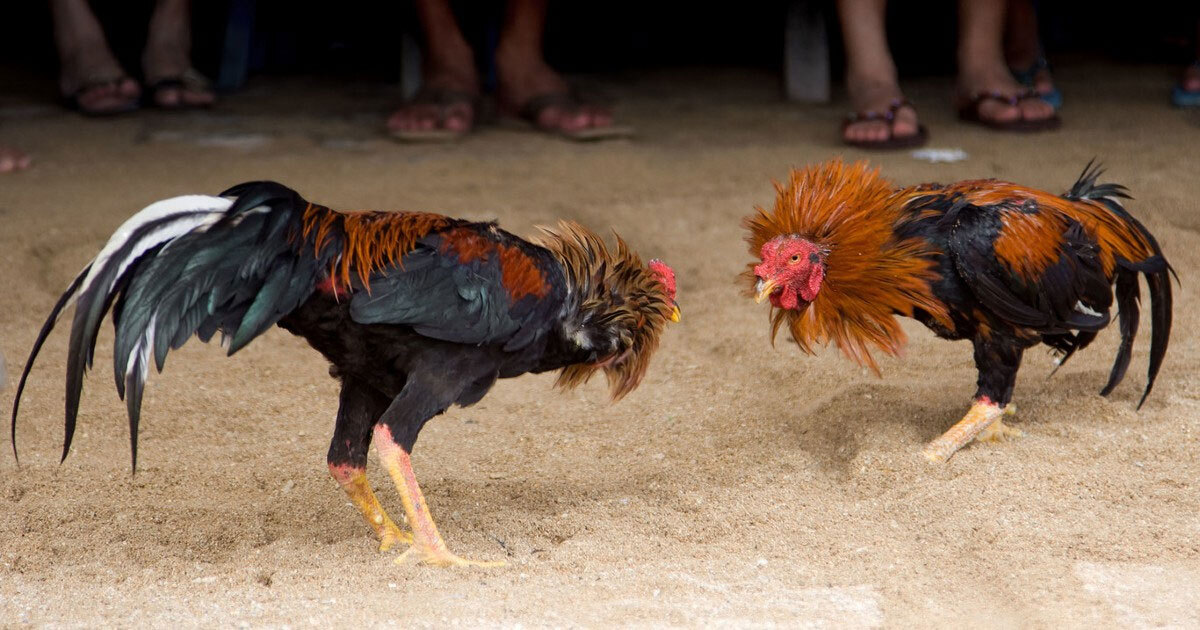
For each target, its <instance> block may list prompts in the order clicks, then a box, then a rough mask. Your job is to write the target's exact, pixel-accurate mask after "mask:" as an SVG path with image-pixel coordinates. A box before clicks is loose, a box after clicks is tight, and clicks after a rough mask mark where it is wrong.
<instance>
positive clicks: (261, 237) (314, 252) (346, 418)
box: [12, 182, 679, 565]
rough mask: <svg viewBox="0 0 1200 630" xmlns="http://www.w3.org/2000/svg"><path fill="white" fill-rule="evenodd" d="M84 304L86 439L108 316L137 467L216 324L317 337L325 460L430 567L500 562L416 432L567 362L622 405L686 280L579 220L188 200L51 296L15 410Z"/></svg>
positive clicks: (257, 191)
mask: <svg viewBox="0 0 1200 630" xmlns="http://www.w3.org/2000/svg"><path fill="white" fill-rule="evenodd" d="M72 303H74V304H75V316H74V322H73V324H72V327H71V337H70V349H69V354H68V357H67V379H66V441H65V443H64V444H63V457H64V458H65V457H66V456H67V453H68V452H69V449H70V447H71V436H72V435H73V434H74V431H75V420H76V416H77V413H78V410H79V397H80V391H81V389H82V387H83V376H84V373H85V372H86V371H87V370H88V369H89V368H90V367H91V364H92V354H93V350H94V347H95V343H96V333H97V330H98V329H99V327H100V324H101V322H102V320H103V318H104V315H105V313H106V312H107V311H108V310H109V309H110V308H111V309H112V312H113V325H114V327H115V328H116V339H115V342H114V351H113V358H114V363H115V365H114V368H115V375H116V383H117V391H118V392H119V393H120V394H121V396H122V397H124V398H125V400H126V402H127V405H128V411H129V429H130V444H131V448H132V456H133V464H134V467H135V468H136V466H137V429H138V416H139V412H140V408H141V401H142V390H143V387H144V385H145V381H146V377H147V375H148V373H149V370H150V366H151V364H153V365H154V366H155V367H156V368H157V369H158V370H160V371H161V370H162V367H163V361H164V360H165V359H166V356H167V352H168V351H169V350H171V349H175V348H178V347H180V346H181V345H183V343H184V342H186V341H187V340H188V339H189V338H190V337H192V335H195V336H197V337H199V338H200V339H201V340H203V341H208V340H209V339H210V338H212V336H213V335H214V334H215V333H217V332H220V333H221V334H222V338H223V340H224V341H226V342H227V343H228V350H229V354H233V353H234V352H237V351H238V350H239V349H240V348H242V347H243V346H245V345H246V344H247V343H249V342H250V341H251V340H253V339H254V338H255V337H257V336H259V335H260V334H262V333H263V332H264V331H266V330H267V329H268V328H270V327H271V326H273V325H275V324H278V325H279V326H281V327H283V328H285V329H287V330H289V331H291V332H292V333H294V334H296V335H299V336H301V337H304V338H305V339H306V340H307V341H308V342H309V344H311V345H312V346H313V348H315V349H316V350H317V351H318V352H320V353H321V354H323V355H324V356H325V358H326V359H328V360H329V362H330V363H331V364H332V367H331V369H330V373H331V374H332V375H334V376H335V377H337V378H338V379H340V380H341V384H342V389H341V397H340V404H339V407H338V413H337V420H336V422H335V424H334V429H333V439H332V441H331V443H330V445H329V454H328V462H329V469H330V471H331V472H332V474H333V477H334V478H335V479H336V480H337V481H338V483H340V484H341V486H342V488H343V489H344V490H345V491H346V494H347V495H349V497H350V499H351V501H352V502H353V503H354V505H355V506H357V507H358V509H359V510H360V511H361V512H362V515H363V517H364V518H365V519H366V521H367V524H368V525H369V526H370V527H371V528H372V529H373V530H374V531H375V533H376V534H377V535H378V537H379V538H380V541H381V545H380V547H381V549H384V550H386V549H388V548H390V547H392V546H393V545H395V544H396V543H399V542H403V543H411V545H412V546H411V547H410V548H409V550H408V551H407V552H405V553H406V554H408V553H410V552H415V554H416V555H417V556H418V557H419V559H420V560H421V561H423V562H425V563H427V564H435V565H462V564H485V563H476V562H472V561H468V560H465V559H463V558H460V557H458V556H456V555H454V554H452V553H450V551H449V550H448V549H447V548H446V544H445V543H444V542H443V540H442V537H441V535H440V534H438V530H437V526H436V525H435V524H434V521H433V519H432V518H431V517H430V515H429V508H428V506H427V505H426V504H425V499H424V497H423V496H422V493H421V489H420V487H419V486H418V485H417V480H416V477H415V476H414V474H413V470H412V466H411V463H410V460H409V456H410V454H411V452H412V448H413V444H414V442H415V441H416V439H417V433H418V432H420V430H421V428H422V426H424V424H425V423H426V422H427V421H428V420H429V419H430V418H432V417H434V416H436V415H438V414H440V413H442V412H443V411H445V410H446V409H447V408H448V407H449V406H450V405H452V404H459V405H470V404H473V403H475V402H477V401H479V400H480V399H481V398H483V396H484V395H485V394H486V393H487V392H488V390H489V389H491V387H492V385H493V384H494V383H495V382H496V379H498V378H509V377H514V376H519V375H521V374H524V373H527V372H544V371H548V370H556V369H561V370H562V372H561V374H560V376H559V379H558V384H559V385H561V386H565V387H573V386H575V385H578V384H580V383H582V382H584V381H586V380H587V379H588V378H589V377H590V376H591V375H592V374H593V373H595V372H597V371H601V370H602V371H604V373H605V375H606V376H607V377H608V381H609V384H610V386H611V391H612V396H613V398H614V399H618V398H620V397H622V396H624V395H625V394H627V393H629V392H630V391H632V390H633V389H634V388H635V387H637V385H638V383H639V382H640V381H641V379H642V376H643V375H644V374H645V371H646V368H647V366H648V364H649V360H650V356H651V355H652V354H653V353H654V350H655V348H656V347H657V346H658V340H659V335H660V334H661V333H662V331H663V328H664V327H665V325H666V322H668V321H678V319H679V310H678V307H677V305H676V302H675V276H674V272H672V271H671V269H670V268H669V267H667V266H666V265H665V264H663V263H662V262H659V261H656V260H652V261H650V262H649V263H648V264H643V263H642V261H641V260H640V259H639V258H638V256H637V255H636V254H634V253H633V252H631V251H629V249H628V248H627V247H626V246H625V244H624V242H622V241H621V240H620V239H619V238H618V240H617V247H616V249H615V251H614V250H611V249H609V248H608V247H606V246H605V244H604V241H603V240H602V239H601V238H600V237H598V236H597V235H595V234H594V233H592V232H590V231H588V230H587V229H585V228H583V227H581V226H579V225H576V224H572V223H563V224H561V226H560V227H559V228H558V229H555V230H544V231H543V234H542V235H541V236H540V238H539V241H538V243H537V244H535V243H530V242H527V241H523V240H521V239H519V238H517V237H515V236H513V235H511V234H509V233H507V232H505V231H503V230H501V229H499V228H498V227H496V225H495V224H493V223H472V222H468V221H462V220H457V219H451V218H448V217H444V216H441V215H437V214H426V213H404V212H401V213H383V212H345V213H343V212H336V211H333V210H330V209H329V208H326V207H323V206H319V205H316V204H312V203H309V202H307V201H305V200H304V199H302V198H301V197H300V195H299V194H297V193H296V192H295V191H293V190H291V189H289V188H287V187H285V186H282V185H280V184H276V183H273V182H255V183H248V184H242V185H240V186H235V187H233V188H231V189H229V190H228V191H226V192H224V193H222V194H221V196H219V197H211V196H199V195H197V196H185V197H176V198H173V199H167V200H165V201H161V202H158V203H155V204H153V205H151V206H149V207H147V208H146V209H145V210H143V211H142V212H140V213H138V214H136V215H135V216H133V217H132V218H131V219H129V220H128V221H127V222H126V223H125V224H124V225H122V226H121V227H120V228H119V229H118V230H117V232H116V234H114V235H113V237H112V238H111V240H109V242H108V244H107V245H106V246H105V247H104V248H103V250H101V252H100V254H99V255H98V256H97V257H96V259H95V260H93V261H92V263H91V264H89V265H88V266H87V267H86V268H85V269H84V270H83V271H82V272H81V273H80V274H79V276H78V277H76V278H75V281H74V282H72V283H71V285H70V287H69V288H68V289H67V291H66V293H65V294H63V296H62V297H61V298H60V299H59V300H58V303H57V304H56V305H55V306H54V309H53V311H52V312H51V313H50V317H49V318H48V319H47V320H46V324H45V325H44V326H43V327H42V330H41V333H40V334H39V335H38V337H37V341H36V342H35V344H34V347H33V351H32V353H31V355H30V357H29V360H28V361H27V362H26V365H25V370H24V373H23V374H22V375H21V382H20V385H19V387H18V390H17V398H16V400H15V401H14V403H13V416H12V422H13V425H12V431H13V449H14V453H15V451H16V418H17V410H18V405H19V403H20V398H21V391H22V390H23V389H24V387H25V380H26V378H27V377H28V375H29V371H30V368H31V367H32V365H33V361H34V359H35V358H36V357H37V354H38V351H39V350H40V349H41V347H42V344H43V343H44V342H45V340H46V337H47V336H48V335H49V334H50V331H51V329H52V328H53V327H54V324H55V322H56V321H57V320H58V317H59V316H60V315H61V314H62V313H63V311H64V310H65V309H66V308H67V307H68V306H69V305H70V304H72ZM372 439H374V442H375V447H376V450H377V452H378V454H379V457H380V460H381V461H382V463H383V465H384V467H385V468H386V469H387V471H388V472H389V474H390V475H391V477H392V479H393V480H394V481H395V484H396V487H397V489H398V490H399V493H400V497H401V500H402V502H403V505H404V511H405V514H406V516H407V517H408V523H409V525H410V526H411V527H412V530H413V531H412V534H409V533H407V532H404V531H402V530H401V529H400V528H399V527H397V526H396V524H395V522H394V521H393V520H392V519H391V518H389V517H388V515H387V513H386V512H384V510H383V507H382V506H380V504H379V501H378V500H377V499H376V498H375V495H374V493H373V492H372V490H371V486H370V484H369V483H368V482H367V479H366V476H365V473H364V470H365V466H366V461H367V450H368V447H369V445H370V443H371V441H372Z"/></svg>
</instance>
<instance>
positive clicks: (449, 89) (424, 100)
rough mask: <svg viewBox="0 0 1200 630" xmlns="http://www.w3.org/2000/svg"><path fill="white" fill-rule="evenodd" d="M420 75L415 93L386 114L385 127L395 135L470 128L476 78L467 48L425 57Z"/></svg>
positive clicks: (451, 132)
mask: <svg viewBox="0 0 1200 630" xmlns="http://www.w3.org/2000/svg"><path fill="white" fill-rule="evenodd" d="M422 75H423V77H422V82H421V89H420V91H419V92H418V93H417V95H416V96H415V97H414V98H413V99H412V100H411V101H409V102H407V103H405V104H403V105H401V106H400V107H399V108H398V109H396V111H394V112H392V114H391V115H390V116H388V119H387V128H388V131H389V132H391V133H392V135H394V136H396V137H398V138H405V137H406V136H410V135H412V136H415V135H419V134H423V133H429V132H446V133H447V134H448V136H449V137H454V136H458V135H461V134H465V133H467V132H469V131H471V129H473V128H474V126H475V115H476V113H477V112H476V111H475V109H476V103H477V102H478V100H479V80H478V78H477V77H476V74H475V66H474V64H473V62H472V59H471V51H470V49H469V48H468V49H466V51H465V54H464V55H462V56H457V55H456V56H455V57H454V58H453V59H437V60H435V59H427V60H426V63H425V69H424V71H423V72H422Z"/></svg>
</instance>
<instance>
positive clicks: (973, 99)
mask: <svg viewBox="0 0 1200 630" xmlns="http://www.w3.org/2000/svg"><path fill="white" fill-rule="evenodd" d="M1025 89H1026V88H1024V87H1022V86H1021V84H1019V83H1017V80H1016V79H1014V78H1013V76H1012V74H1011V73H1009V71H1008V69H1007V68H1005V67H1003V66H1000V67H986V66H983V67H978V68H967V69H964V70H963V71H961V72H960V73H959V79H958V90H959V107H960V109H962V108H974V110H975V111H974V112H973V115H974V117H976V118H978V120H980V121H981V122H984V123H991V124H1000V125H1004V124H1010V123H1016V122H1019V121H1026V122H1041V121H1046V120H1050V119H1051V118H1054V116H1055V112H1054V106H1053V105H1050V104H1049V103H1047V102H1046V101H1044V100H1042V99H1040V98H1021V95H1022V94H1023V93H1025Z"/></svg>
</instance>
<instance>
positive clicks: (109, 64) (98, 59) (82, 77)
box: [50, 0, 141, 115]
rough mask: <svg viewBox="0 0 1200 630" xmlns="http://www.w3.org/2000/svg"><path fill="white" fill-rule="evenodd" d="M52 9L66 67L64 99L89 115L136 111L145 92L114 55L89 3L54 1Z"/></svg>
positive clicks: (83, 0) (63, 71)
mask: <svg viewBox="0 0 1200 630" xmlns="http://www.w3.org/2000/svg"><path fill="white" fill-rule="evenodd" d="M50 6H51V12H52V14H53V16H54V39H55V44H56V46H57V48H58V56H59V63H60V64H61V66H62V69H61V72H60V75H59V90H60V93H61V94H62V96H63V98H64V99H66V101H67V102H68V104H69V105H70V106H72V107H74V108H76V109H78V110H79V111H81V112H83V113H85V114H94V115H103V114H116V113H121V112H126V111H130V110H132V109H135V108H136V107H137V104H138V100H139V99H140V98H141V89H140V88H138V85H137V83H136V82H135V81H134V80H133V79H131V78H129V77H128V76H126V74H125V71H124V70H123V69H122V68H121V65H120V64H119V63H118V62H117V59H116V57H114V56H113V54H112V51H111V50H110V49H109V47H108V42H107V40H106V39H105V38H104V32H103V31H102V30H101V28H100V23H99V22H97V21H96V17H95V16H94V15H93V14H92V11H91V8H89V6H88V4H87V2H86V0H52V1H51V3H50Z"/></svg>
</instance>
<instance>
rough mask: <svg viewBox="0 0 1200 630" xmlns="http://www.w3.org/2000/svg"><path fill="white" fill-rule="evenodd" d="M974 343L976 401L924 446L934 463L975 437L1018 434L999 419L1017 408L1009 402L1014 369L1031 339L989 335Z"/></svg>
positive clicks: (984, 437) (1001, 437)
mask: <svg viewBox="0 0 1200 630" xmlns="http://www.w3.org/2000/svg"><path fill="white" fill-rule="evenodd" d="M973 343H974V346H975V366H976V367H977V368H978V369H979V380H978V386H979V389H978V390H976V392H975V404H973V405H971V409H970V411H968V412H967V415H965V416H963V419H962V420H959V421H958V424H956V425H954V426H952V427H950V430H949V431H946V432H945V433H943V434H942V435H941V437H939V438H938V439H936V440H934V441H932V442H930V443H929V444H927V445H925V448H924V449H923V450H922V451H921V454H922V455H924V456H925V459H928V460H929V461H931V462H933V463H935V464H938V463H942V462H944V461H946V460H948V459H950V457H951V456H953V455H954V453H956V452H957V451H958V449H960V448H962V447H964V446H966V445H967V444H968V443H969V442H970V441H971V440H973V439H975V438H976V437H978V438H979V439H980V440H985V441H998V440H1002V439H1005V438H1008V437H1013V436H1016V435H1020V434H1021V432H1020V431H1018V430H1017V429H1013V428H1010V427H1007V426H1005V425H1004V424H1003V423H1002V422H1001V421H1000V419H1001V417H1002V416H1005V415H1012V414H1014V413H1016V411H1017V408H1016V407H1013V406H1012V405H1010V404H1009V401H1010V400H1011V399H1012V392H1013V385H1014V384H1015V383H1016V381H1017V369H1018V368H1019V367H1020V366H1021V354H1022V353H1023V352H1024V350H1025V347H1026V346H1028V345H1030V343H1032V342H1031V340H1030V339H1025V338H1019V337H1012V336H1004V335H999V334H992V335H987V336H981V337H979V338H976V339H974V340H973Z"/></svg>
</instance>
